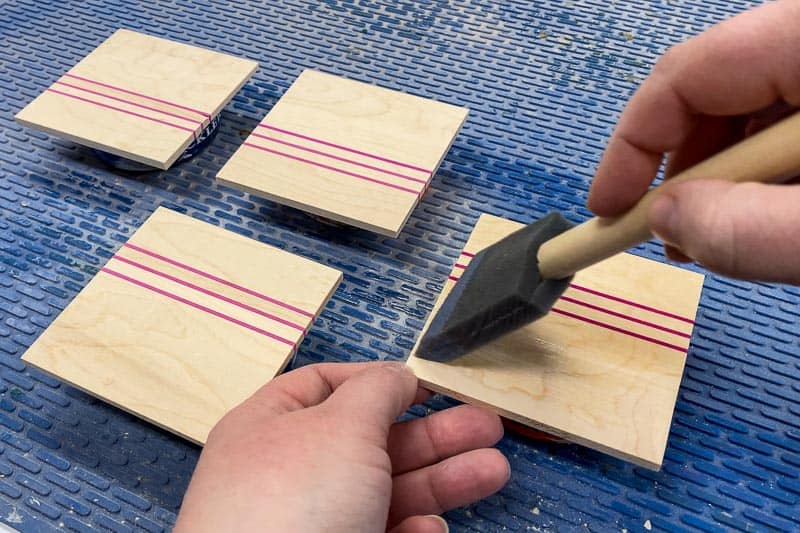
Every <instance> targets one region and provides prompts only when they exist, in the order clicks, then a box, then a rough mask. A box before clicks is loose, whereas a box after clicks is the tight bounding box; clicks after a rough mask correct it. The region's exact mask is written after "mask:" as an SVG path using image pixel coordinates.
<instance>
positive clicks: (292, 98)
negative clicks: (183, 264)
mask: <svg viewBox="0 0 800 533" xmlns="http://www.w3.org/2000/svg"><path fill="white" fill-rule="evenodd" d="M467 111H468V110H467V109H465V108H461V107H456V106H452V105H449V104H443V103H440V102H435V101H433V100H428V99H425V98H420V97H417V96H411V95H408V94H403V93H400V92H397V91H391V90H388V89H383V88H380V87H376V86H374V85H369V84H366V83H361V82H356V81H352V80H348V79H345V78H339V77H336V76H332V75H330V74H325V73H322V72H317V71H314V70H306V71H304V72H303V73H302V74H301V75H300V76H299V77H298V78H297V80H296V81H295V82H294V84H292V86H291V87H290V88H289V90H288V91H287V92H286V94H285V95H284V96H283V97H282V98H281V99H280V101H279V102H278V103H277V104H276V105H275V107H273V108H272V110H271V111H270V112H269V114H268V115H267V116H266V117H265V118H264V120H263V121H262V122H261V123H260V124H259V125H258V126H257V127H256V129H255V130H254V131H253V132H252V134H251V135H250V136H249V137H248V138H247V140H246V141H245V142H244V144H243V145H242V146H241V147H240V148H239V149H238V150H237V151H236V153H235V154H234V155H233V157H232V158H231V159H230V160H229V161H228V162H227V163H226V164H225V166H224V167H223V168H222V169H221V170H220V172H219V174H218V175H217V178H218V179H219V180H220V181H222V182H223V183H226V184H228V185H230V186H233V187H237V188H240V189H243V190H246V191H248V192H251V193H253V194H256V195H258V196H263V197H265V198H269V199H272V200H275V201H277V202H280V203H283V204H286V205H290V206H292V207H296V208H298V209H303V210H305V211H308V212H311V213H314V214H317V215H321V216H324V217H327V218H330V219H332V220H336V221H339V222H344V223H347V224H350V225H353V226H356V227H360V228H365V229H369V230H372V231H375V232H378V233H382V234H385V235H389V236H397V235H398V234H399V233H400V230H401V229H402V227H403V225H404V224H405V222H406V220H407V219H408V216H409V215H410V214H411V211H412V210H413V209H414V207H415V206H416V205H417V203H418V202H419V200H420V198H421V197H422V195H423V194H424V193H425V191H426V190H427V187H428V184H429V183H430V180H431V178H432V176H433V174H434V173H435V172H436V169H437V168H438V167H439V164H440V163H441V161H442V159H443V158H444V156H445V154H446V153H447V151H448V149H449V147H450V145H451V143H452V142H453V139H454V138H455V136H456V134H457V133H458V131H459V129H460V128H461V125H462V124H463V122H464V120H465V119H466V116H467Z"/></svg>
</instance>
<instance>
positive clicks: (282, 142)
mask: <svg viewBox="0 0 800 533" xmlns="http://www.w3.org/2000/svg"><path fill="white" fill-rule="evenodd" d="M251 135H252V136H253V137H258V138H259V139H265V140H267V141H272V142H276V143H279V144H284V145H286V146H291V147H292V148H297V149H298V150H305V151H306V152H311V153H312V154H317V155H321V156H324V157H329V158H331V159H335V160H337V161H342V162H344V163H350V164H351V165H356V166H359V167H363V168H368V169H370V170H376V171H378V172H383V173H384V174H389V175H390V176H396V177H398V178H402V179H404V180H410V181H415V182H417V183H422V184H424V185H427V184H428V182H427V181H426V180H421V179H419V178H412V177H411V176H406V175H405V174H400V173H398V172H392V171H391V170H386V169H383V168H381V167H374V166H372V165H367V164H365V163H361V162H359V161H354V160H352V159H347V158H346V157H339V156H337V155H333V154H328V153H325V152H322V151H320V150H314V149H313V148H307V147H305V146H302V145H299V144H294V143H290V142H286V141H282V140H280V139H275V138H273V137H269V136H267V135H261V134H260V133H252V134H251Z"/></svg>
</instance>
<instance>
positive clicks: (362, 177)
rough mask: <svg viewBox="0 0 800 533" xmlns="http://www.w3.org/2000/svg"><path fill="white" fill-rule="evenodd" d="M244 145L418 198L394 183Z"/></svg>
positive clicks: (259, 147) (412, 190) (413, 192)
mask: <svg viewBox="0 0 800 533" xmlns="http://www.w3.org/2000/svg"><path fill="white" fill-rule="evenodd" d="M244 145H245V146H249V147H250V148H256V149H258V150H262V151H264V152H269V153H271V154H275V155H277V156H280V157H286V158H288V159H294V160H295V161H300V162H301V163H306V164H308V165H314V166H315V167H320V168H324V169H326V170H331V171H333V172H338V173H339V174H345V175H347V176H352V177H354V178H358V179H360V180H364V181H371V182H372V183H377V184H379V185H384V186H386V187H391V188H392V189H397V190H399V191H405V192H410V193H412V194H416V195H417V196H419V191H415V190H414V189H408V188H406V187H401V186H400V185H395V184H394V183H389V182H388V181H381V180H376V179H374V178H370V177H367V176H363V175H361V174H356V173H355V172H350V171H349V170H343V169H341V168H336V167H332V166H329V165H323V164H322V163H317V162H316V161H311V160H310V159H304V158H302V157H297V156H295V155H291V154H287V153H284V152H279V151H278V150H272V149H271V148H265V147H263V146H259V145H257V144H253V143H248V142H246V143H244Z"/></svg>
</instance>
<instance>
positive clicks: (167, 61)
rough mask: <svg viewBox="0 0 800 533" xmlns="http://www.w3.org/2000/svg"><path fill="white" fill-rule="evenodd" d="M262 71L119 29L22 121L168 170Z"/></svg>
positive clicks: (229, 58)
mask: <svg viewBox="0 0 800 533" xmlns="http://www.w3.org/2000/svg"><path fill="white" fill-rule="evenodd" d="M257 66H258V64H257V63H255V62H253V61H248V60H245V59H240V58H236V57H233V56H229V55H225V54H220V53H218V52H212V51H210V50H206V49H203V48H198V47H196V46H189V45H186V44H180V43H176V42H172V41H168V40H165V39H159V38H157V37H151V36H149V35H143V34H141V33H136V32H132V31H129V30H118V31H117V32H115V33H114V34H113V35H112V36H111V37H109V38H108V39H107V40H106V41H105V42H103V43H102V44H101V45H100V46H98V47H97V48H96V49H95V50H94V51H93V52H91V53H90V54H89V55H88V56H86V57H85V58H84V59H83V60H81V61H80V62H79V63H78V64H77V65H75V66H74V67H73V68H72V69H71V70H70V71H69V72H67V73H66V74H64V75H63V76H62V77H61V78H59V79H58V80H56V81H55V82H54V83H53V84H52V85H51V86H50V87H48V88H47V89H46V90H45V91H44V92H43V93H42V94H41V95H39V96H38V97H37V98H36V99H35V100H33V101H32V102H31V103H30V104H28V106H27V107H25V108H24V109H23V110H22V111H20V112H19V113H18V114H17V116H16V119H17V121H18V122H20V123H22V124H24V125H26V126H29V127H32V128H36V129H40V130H44V131H46V132H48V133H51V134H53V135H56V136H59V137H65V138H67V139H70V140H72V141H75V142H77V143H79V144H84V145H86V146H90V147H92V148H97V149H100V150H103V151H106V152H110V153H112V154H115V155H117V156H121V157H125V158H128V159H131V160H134V161H137V162H139V163H143V164H146V165H150V166H153V167H157V168H162V169H166V168H169V167H170V165H171V164H172V163H173V162H175V160H176V159H177V158H178V157H179V156H180V155H181V154H182V153H183V151H184V150H185V149H186V147H187V146H189V144H190V143H192V141H194V140H195V139H196V138H197V137H198V136H199V135H200V134H201V132H203V130H204V129H205V128H206V127H207V126H209V124H210V123H211V121H212V119H213V118H214V117H216V115H217V114H218V113H219V112H220V111H221V110H222V108H223V107H224V106H225V105H226V104H227V103H228V101H229V100H230V99H231V97H232V96H233V95H234V94H235V93H236V91H238V90H239V88H241V86H242V85H243V84H244V82H245V81H246V80H247V78H249V77H250V75H251V74H252V73H253V72H254V71H255V69H256V67H257Z"/></svg>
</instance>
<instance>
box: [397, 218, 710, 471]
mask: <svg viewBox="0 0 800 533" xmlns="http://www.w3.org/2000/svg"><path fill="white" fill-rule="evenodd" d="M521 227H522V225H521V224H518V223H516V222H511V221H508V220H504V219H501V218H497V217H493V216H490V215H482V216H481V218H480V220H479V221H478V224H477V225H476V226H475V229H474V230H473V232H472V235H471V237H470V239H469V241H468V242H467V245H466V246H465V247H464V250H463V252H462V253H461V256H460V257H459V259H458V262H457V263H456V265H455V267H454V268H453V271H452V274H451V276H450V278H449V279H448V280H447V282H446V284H445V287H444V290H443V291H442V294H441V296H440V297H439V301H438V302H437V304H436V307H435V308H434V310H433V313H432V314H431V318H432V317H433V316H434V315H435V313H436V312H437V310H438V308H439V306H440V305H441V303H442V302H443V300H444V298H445V297H446V296H447V294H449V292H450V290H451V289H452V288H453V285H454V284H455V283H456V282H457V281H458V278H459V276H460V275H461V273H462V272H463V269H464V268H465V267H466V266H467V265H468V264H469V261H470V258H471V257H472V256H473V255H474V254H476V253H477V252H479V251H481V250H482V249H484V248H486V247H487V246H490V245H491V244H493V243H495V242H497V241H498V240H500V239H502V238H503V237H505V236H506V235H509V234H510V233H512V232H514V231H516V230H517V229H519V228H521ZM702 288H703V276H702V275H700V274H696V273H694V272H690V271H688V270H683V269H681V268H676V267H673V266H669V265H664V264H662V263H658V262H656V261H651V260H649V259H643V258H641V257H637V256H634V255H630V254H621V255H618V256H615V257H612V258H611V259H608V260H606V261H604V262H602V263H599V264H597V265H595V266H593V267H591V268H587V269H586V270H584V271H582V272H579V273H578V274H577V275H576V276H575V278H574V280H573V282H572V285H571V287H570V288H569V289H568V290H567V292H566V293H565V294H564V296H563V297H562V298H561V299H560V300H559V301H558V302H557V303H556V304H555V306H554V307H553V309H552V311H551V312H550V313H549V314H548V315H547V316H546V317H544V318H542V319H540V320H538V321H536V322H534V323H533V324H531V325H529V326H527V327H525V328H522V329H520V330H518V331H515V332H513V333H510V334H509V335H506V336H504V337H502V338H500V339H498V340H496V341H494V342H492V343H490V344H488V345H486V346H483V347H481V348H479V349H478V350H475V351H474V352H472V353H470V354H467V355H465V356H463V357H461V358H459V359H456V360H455V361H452V362H450V363H437V362H433V361H427V360H424V359H420V358H418V357H416V356H415V355H414V354H413V353H412V356H411V357H410V358H409V360H408V364H409V365H410V366H411V367H412V368H413V369H414V371H415V372H416V374H417V376H418V377H419V379H420V380H421V381H422V382H423V383H424V384H425V385H426V386H427V387H429V388H431V389H432V390H435V391H438V392H441V393H444V394H447V395H449V396H453V397H454V398H458V399H460V400H463V401H465V402H469V403H475V404H480V405H484V406H486V407H488V408H490V409H492V410H494V411H496V412H497V413H499V414H501V415H503V416H506V417H508V418H510V419H512V420H515V421H518V422H520V423H523V424H526V425H528V426H531V427H534V428H537V429H541V430H543V431H546V432H548V433H552V434H554V435H558V436H561V437H563V438H565V439H567V440H570V441H573V442H577V443H579V444H583V445H585V446H588V447H590V448H595V449H597V450H600V451H602V452H605V453H608V454H609V455H613V456H615V457H619V458H622V459H625V460H627V461H631V462H633V463H636V464H639V465H642V466H645V467H647V468H651V469H656V470H657V469H658V468H660V466H661V462H662V460H663V457H664V450H665V448H666V444H667V436H668V434H669V429H670V424H671V420H672V412H673V409H674V407H675V401H676V397H677V393H678V387H679V386H680V381H681V376H682V374H683V366H684V363H685V361H686V352H687V350H688V348H689V342H690V339H691V335H692V329H693V327H694V317H695V313H696V311H697V306H698V304H699V301H700V292H701V290H702ZM428 323H430V319H429V320H428ZM426 329H427V326H426ZM423 334H424V333H423ZM415 352H416V348H415Z"/></svg>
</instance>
